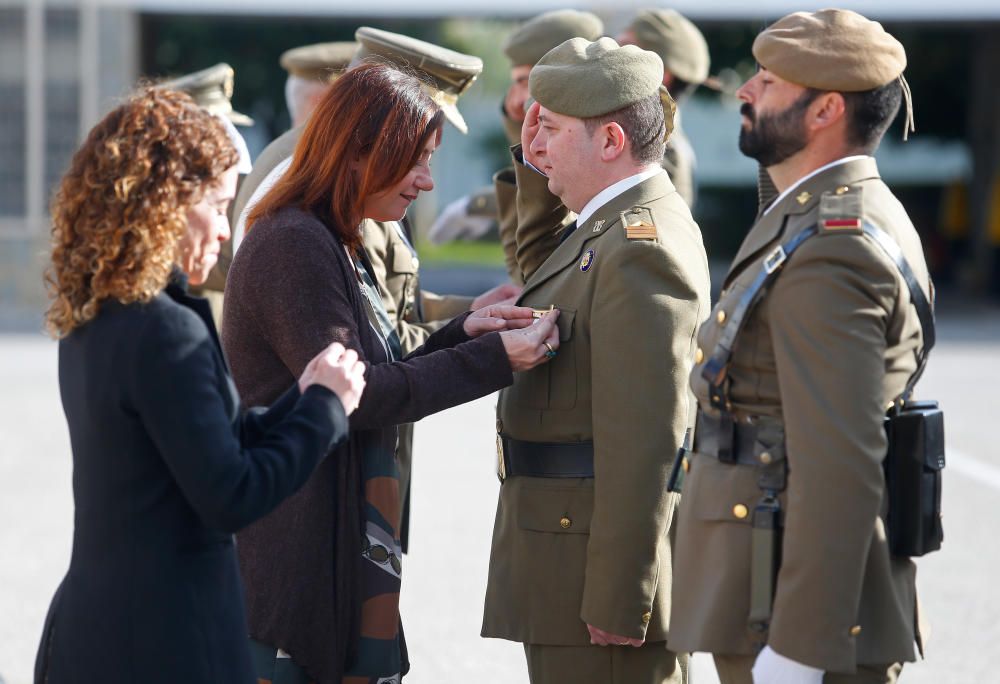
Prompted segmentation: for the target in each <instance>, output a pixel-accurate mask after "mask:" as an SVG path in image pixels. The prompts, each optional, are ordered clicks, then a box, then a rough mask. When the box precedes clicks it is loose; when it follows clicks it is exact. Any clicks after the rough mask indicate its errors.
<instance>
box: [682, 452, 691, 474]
mask: <svg viewBox="0 0 1000 684" xmlns="http://www.w3.org/2000/svg"><path fill="white" fill-rule="evenodd" d="M681 468H683V469H684V472H685V473H686V472H688V471H689V470H691V461H689V460H688V457H687V456H685V457H684V460H683V461H681Z"/></svg>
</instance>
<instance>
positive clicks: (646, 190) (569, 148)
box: [482, 38, 709, 684]
mask: <svg viewBox="0 0 1000 684" xmlns="http://www.w3.org/2000/svg"><path fill="white" fill-rule="evenodd" d="M662 81H663V63H662V61H661V60H660V58H659V57H658V56H657V55H656V54H654V53H652V52H647V51H644V50H641V49H640V48H638V47H636V46H634V45H629V46H624V47H619V46H618V44H617V43H616V42H615V41H614V40H612V39H610V38H601V39H599V40H598V41H596V42H589V41H587V40H584V39H581V38H575V39H572V40H569V41H567V42H566V43H563V44H562V45H560V46H558V47H556V48H555V49H553V50H552V51H550V52H549V53H548V54H546V55H545V56H544V57H542V58H541V60H540V61H539V62H538V63H537V64H536V65H535V67H534V68H533V69H532V70H531V74H530V78H529V88H530V94H531V96H532V97H533V98H534V99H535V100H536V103H535V104H534V105H532V106H531V108H529V110H528V112H527V115H526V120H525V123H524V126H523V128H522V145H521V146H520V147H515V148H514V157H515V173H516V174H517V187H518V190H519V191H520V190H521V189H522V188H528V187H533V189H534V192H541V191H542V190H546V191H549V192H551V193H553V194H554V195H557V196H558V198H559V199H561V201H562V203H563V205H564V206H562V210H561V212H560V211H558V210H555V211H553V212H552V213H551V214H550V222H549V224H548V226H546V227H545V228H544V230H543V229H542V224H541V222H537V223H534V224H532V225H533V228H537V230H536V232H534V233H531V234H528V233H526V232H525V231H524V230H521V227H520V226H521V224H519V228H518V233H517V236H516V238H517V250H516V253H517V256H518V261H519V264H518V265H519V267H520V269H521V271H522V272H523V273H524V275H525V278H526V283H525V288H524V293H523V294H522V296H521V298H520V303H521V304H522V305H526V306H532V307H535V308H537V309H540V310H542V309H547V308H549V307H550V306H554V307H556V308H557V309H559V311H560V315H559V320H558V322H557V325H558V327H559V338H560V348H559V350H558V353H555V352H553V358H552V361H551V362H550V363H548V364H546V366H545V369H544V370H543V371H541V372H536V371H529V372H526V373H518V374H517V376H516V377H515V378H514V384H513V385H512V386H511V387H509V388H507V389H505V390H502V391H501V393H500V401H499V406H498V420H497V431H498V436H497V439H498V448H499V449H498V450H499V452H500V453H499V457H500V463H499V474H500V476H501V479H502V481H503V484H502V485H501V487H500V500H499V505H498V508H497V517H496V526H495V527H494V532H493V548H492V554H491V558H490V571H489V583H488V587H487V592H486V608H485V617H484V620H483V632H482V633H483V636H486V637H498V638H504V639H510V640H513V641H521V642H523V643H524V648H525V653H526V656H527V661H528V671H529V674H530V677H531V681H532V682H533V684H545V683H548V682H552V683H562V682H574V683H582V684H586V683H588V682H593V683H594V684H597V683H600V684H636V683H639V682H642V683H645V682H656V683H657V684H660V683H662V682H681V681H682V680H683V671H682V664H681V663H680V662H679V660H683V659H684V658H685V657H684V656H682V658H680V659H679V658H678V654H676V653H674V652H672V651H670V650H668V649H667V646H666V639H667V630H668V618H669V612H670V585H671V566H672V564H673V560H672V539H673V529H674V513H675V510H676V506H677V503H678V502H677V497H676V495H674V494H669V493H667V491H666V483H667V476H668V474H669V471H670V467H671V463H672V459H673V456H674V454H675V453H676V451H677V449H678V447H680V445H681V443H682V441H683V438H684V434H685V431H686V429H687V427H688V425H689V422H690V421H691V419H692V418H693V407H692V405H691V402H690V401H689V394H690V393H689V390H688V387H687V383H686V377H687V374H688V372H689V370H690V368H691V365H692V362H693V358H694V344H695V340H694V336H695V330H696V328H697V326H698V324H699V323H700V322H701V321H702V320H704V318H705V316H706V315H707V313H708V309H709V275H708V264H707V260H706V256H705V249H704V246H703V244H702V237H701V232H700V230H699V229H698V226H697V224H696V223H695V222H694V220H693V219H692V218H691V214H690V211H689V210H688V207H687V205H686V204H685V203H684V201H683V200H682V199H681V197H680V195H678V194H677V192H676V190H675V189H674V187H673V185H672V183H671V182H670V178H669V177H668V175H667V174H666V173H665V172H664V170H663V169H662V168H661V167H660V160H661V159H662V158H663V147H664V141H665V139H666V137H667V136H666V133H667V131H668V130H669V126H670V122H668V121H666V120H665V118H664V109H663V105H662V102H661V99H660V94H659V93H660V88H661V83H662ZM539 124H540V125H539ZM522 155H523V157H522ZM528 163H530V164H531V165H532V166H533V167H534V168H536V169H541V170H542V171H544V172H545V173H546V174H547V177H546V176H542V175H540V174H539V173H537V172H536V171H534V170H532V169H531V168H529V167H528V166H527V164H528ZM538 186H541V189H539V188H538ZM518 207H519V208H520V204H518ZM570 210H572V211H573V212H576V214H578V220H577V221H576V222H575V223H571V224H569V226H566V227H565V228H564V223H563V219H562V217H563V216H564V215H566V214H567V213H568V212H569V211H570Z"/></svg>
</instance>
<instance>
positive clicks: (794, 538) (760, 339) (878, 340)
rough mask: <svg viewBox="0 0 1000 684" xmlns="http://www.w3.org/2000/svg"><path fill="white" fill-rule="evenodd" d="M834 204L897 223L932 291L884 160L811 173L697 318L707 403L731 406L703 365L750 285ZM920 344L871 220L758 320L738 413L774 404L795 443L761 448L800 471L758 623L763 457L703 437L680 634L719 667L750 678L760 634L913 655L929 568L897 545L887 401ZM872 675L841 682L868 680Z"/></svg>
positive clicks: (823, 255)
mask: <svg viewBox="0 0 1000 684" xmlns="http://www.w3.org/2000/svg"><path fill="white" fill-rule="evenodd" d="M829 219H833V222H832V224H831V225H833V224H839V225H841V226H842V225H844V224H846V225H848V226H850V225H851V222H852V220H854V219H863V220H866V221H869V222H871V223H873V224H874V225H876V226H877V227H879V228H881V229H882V230H884V231H885V232H887V233H888V234H889V235H890V236H891V237H892V238H893V239H894V240H895V241H896V242H897V243H898V244H899V246H900V248H901V250H902V252H903V255H904V256H905V258H906V260H907V261H908V262H909V264H910V266H911V267H912V269H913V271H914V273H915V274H916V276H917V279H918V281H919V282H920V283H921V285H922V287H924V289H925V290H926V289H928V283H929V280H928V276H927V267H926V264H925V262H924V257H923V252H922V249H921V244H920V239H919V237H918V235H917V232H916V230H915V229H914V227H913V224H912V223H911V222H910V219H909V217H908V216H907V214H906V211H905V210H904V209H903V207H902V206H901V205H900V203H899V201H898V200H897V199H896V198H895V197H894V196H893V195H892V193H891V192H890V191H889V189H888V187H887V186H886V185H885V184H884V183H883V182H882V180H881V179H880V178H879V175H878V171H877V168H876V165H875V161H874V159H872V158H870V157H863V158H860V159H858V158H855V159H854V160H849V161H846V162H843V163H841V164H839V165H835V166H832V167H831V168H829V169H827V170H825V171H821V172H820V173H819V174H818V175H815V176H813V177H811V178H808V179H807V180H805V181H804V182H802V183H801V184H800V185H798V186H796V187H794V188H793V189H792V190H791V192H790V193H789V194H787V195H785V196H784V197H783V198H780V199H779V200H778V201H777V203H776V204H775V205H774V206H772V207H771V209H770V211H769V212H768V213H766V214H765V215H763V216H762V217H761V218H760V219H759V220H758V221H757V223H756V224H755V225H754V226H753V228H751V230H750V232H749V234H748V235H747V237H746V239H745V240H744V242H743V245H742V247H741V248H740V250H739V253H738V254H737V256H736V258H735V260H734V261H733V264H732V266H731V267H730V269H729V273H728V275H727V276H726V280H725V283H724V289H723V291H722V295H721V299H720V301H719V303H718V304H717V305H716V307H715V309H714V310H713V312H712V314H711V316H710V317H709V319H708V321H707V322H706V323H705V324H704V325H703V326H702V327H701V329H700V331H699V333H698V352H697V360H698V361H699V364H698V365H696V367H695V368H694V370H693V371H692V373H691V385H692V387H693V388H694V391H695V394H696V396H697V398H698V402H699V406H700V410H701V411H702V412H705V413H706V414H708V415H718V411H717V410H716V409H714V408H712V406H711V403H710V400H709V396H708V385H707V383H706V381H705V380H704V379H703V378H702V376H701V370H702V362H703V361H704V360H707V359H708V358H709V357H710V356H711V355H712V351H713V349H714V348H715V345H716V343H717V341H718V339H719V337H720V335H721V333H722V330H723V329H724V326H725V324H726V322H727V320H729V318H730V316H731V314H732V312H733V310H734V307H735V305H736V302H737V301H738V300H739V299H740V296H741V294H742V293H743V292H744V291H745V290H746V289H747V287H748V286H749V284H750V282H751V281H752V280H753V279H754V278H755V277H757V275H758V274H759V273H760V271H761V268H762V264H763V262H764V260H765V259H766V258H767V257H769V256H773V253H774V251H775V248H776V247H777V246H778V245H779V244H781V243H783V242H784V241H786V240H788V239H789V238H790V237H792V236H793V235H795V234H796V233H798V232H799V231H801V230H802V229H804V228H806V227H808V226H811V225H813V224H816V223H817V222H820V225H821V226H822V225H824V224H823V223H822V221H825V220H829ZM921 344H922V339H921V329H920V322H919V320H918V318H917V313H916V311H915V309H914V308H913V307H912V306H911V304H910V295H909V291H908V289H907V287H906V285H905V284H904V283H903V281H902V279H901V277H900V275H899V273H898V270H897V268H896V266H895V265H894V264H893V263H892V262H891V261H890V260H889V259H888V258H887V257H886V256H885V255H884V254H883V253H882V252H881V250H880V249H879V248H878V247H877V246H876V245H875V243H874V242H873V241H872V240H870V239H869V238H867V237H865V236H864V235H863V234H862V233H861V231H860V230H859V229H854V228H851V227H848V228H844V227H838V228H833V227H831V228H829V229H827V228H821V230H820V234H819V235H817V236H815V237H812V238H810V239H808V240H806V241H805V242H804V243H803V244H802V246H801V247H800V248H799V249H798V251H796V252H795V253H794V254H793V255H792V256H791V257H790V258H789V260H788V262H787V263H786V264H785V265H784V269H783V272H782V273H781V275H780V277H778V278H777V279H776V280H775V282H774V284H773V286H772V287H771V289H770V291H769V292H768V293H767V295H766V296H765V297H764V298H763V300H762V301H761V303H760V304H758V305H757V307H756V308H754V309H753V310H752V311H751V313H750V315H749V316H748V317H747V320H746V325H745V327H744V328H743V330H742V332H741V333H740V334H739V336H738V338H737V340H736V342H735V345H734V351H733V356H732V360H731V364H730V366H729V369H728V376H727V377H728V382H729V390H728V395H727V396H728V399H729V400H730V401H731V409H730V412H731V413H732V414H733V416H734V418H735V419H736V420H737V421H738V423H741V424H742V423H746V424H748V425H752V424H756V423H757V422H759V421H760V420H761V418H760V417H766V418H770V419H772V421H777V423H778V424H779V425H781V426H783V435H784V441H783V442H782V440H781V437H780V435H781V433H780V431H779V432H777V433H772V434H770V435H769V436H763V437H760V438H758V441H759V442H760V444H757V445H756V446H755V447H754V449H755V453H760V454H762V456H761V458H762V459H763V458H764V456H763V454H768V456H767V458H768V459H769V460H770V459H772V458H774V456H772V455H771V454H777V450H783V451H784V455H785V458H786V459H787V463H788V469H789V474H788V478H787V488H786V490H785V491H784V492H783V493H782V494H781V496H780V501H781V507H782V509H783V511H784V537H783V544H782V547H781V548H782V551H781V554H782V559H781V566H780V572H779V574H778V577H777V585H776V594H775V598H774V602H773V614H772V617H771V620H770V631H769V632H768V633H765V634H759V635H756V638H755V635H754V634H752V633H751V631H750V630H749V629H748V614H749V610H750V587H751V567H752V563H751V529H752V528H751V524H750V523H751V516H750V515H749V511H752V510H753V508H754V506H755V504H756V503H757V502H758V500H759V499H760V498H761V490H760V489H759V488H758V475H759V468H758V467H756V466H753V465H741V464H729V463H723V462H721V461H719V460H718V459H717V458H715V457H714V456H711V455H707V454H702V453H698V449H699V445H700V444H701V442H702V436H701V435H696V436H695V453H694V454H693V455H691V456H690V457H689V459H688V462H689V464H690V472H689V473H688V474H687V478H686V480H685V481H684V496H683V499H682V503H681V508H680V513H679V516H678V518H679V522H680V526H679V528H678V533H677V556H676V562H675V564H674V577H675V583H674V591H673V601H672V607H673V614H672V617H671V632H670V646H671V647H672V648H675V649H679V650H690V651H708V652H711V653H713V654H716V656H717V657H720V656H721V661H722V664H723V667H721V668H720V671H721V670H723V669H726V668H730V667H732V668H733V671H734V672H737V673H742V674H741V675H739V676H737V675H733V676H731V677H724V679H723V681H724V682H730V681H731V682H737V681H749V679H745V677H748V676H749V666H750V665H751V664H752V661H753V658H752V654H753V653H754V652H755V645H759V644H760V643H761V642H762V641H763V640H766V643H767V644H768V645H769V646H771V647H772V648H773V649H774V650H775V651H777V652H778V653H780V654H781V655H783V656H786V657H788V658H791V659H793V660H795V661H797V662H800V663H805V664H807V665H810V666H812V667H816V668H820V669H822V670H825V671H827V672H828V673H848V674H849V673H852V672H854V670H855V668H856V667H859V668H860V667H862V666H870V667H871V668H874V671H876V672H879V671H880V672H881V673H882V674H883V675H885V673H886V672H887V671H889V668H890V667H891V664H893V663H897V662H902V661H911V660H913V659H914V657H915V654H914V641H915V640H916V641H917V642H918V643H919V642H920V630H919V629H918V627H917V624H918V615H917V612H918V611H917V601H916V589H915V586H914V579H915V567H914V564H913V563H912V562H911V561H910V560H909V559H908V558H898V557H893V556H891V555H890V554H889V550H888V547H887V544H886V536H885V519H884V518H885V513H886V499H885V493H884V480H883V472H882V459H883V458H884V456H885V453H886V436H885V432H884V428H883V417H884V415H885V411H886V406H887V405H888V404H889V402H891V401H892V400H893V399H894V398H896V397H897V396H898V395H899V394H900V393H901V392H902V390H903V388H904V386H905V385H906V382H907V380H908V379H909V378H910V376H911V375H912V373H913V372H914V370H915V369H916V364H917V360H916V353H917V351H918V350H919V349H920V348H921ZM762 462H763V461H762ZM755 642H756V643H755ZM734 657H735V658H734ZM734 663H735V666H734ZM870 674H871V670H869V671H868V672H867V675H870ZM890 674H891V672H890ZM867 675H866V674H864V673H862V674H859V675H858V678H857V679H849V680H847V679H837V680H836V681H870V680H866V679H864V677H865V676H867ZM886 676H888V675H886ZM741 677H743V678H742V679H741ZM827 681H833V677H832V675H828V678H827ZM877 681H880V682H881V681H889V680H888V679H886V678H885V676H883V678H881V679H877Z"/></svg>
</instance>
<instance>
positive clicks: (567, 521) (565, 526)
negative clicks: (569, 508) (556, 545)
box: [559, 516, 573, 530]
mask: <svg viewBox="0 0 1000 684" xmlns="http://www.w3.org/2000/svg"><path fill="white" fill-rule="evenodd" d="M572 524H573V521H572V520H570V519H569V518H567V517H566V516H563V517H562V518H561V519H560V520H559V527H561V528H563V529H564V530H568V529H569V528H570V526H571V525H572Z"/></svg>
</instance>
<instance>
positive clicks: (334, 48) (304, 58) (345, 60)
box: [278, 41, 358, 83]
mask: <svg viewBox="0 0 1000 684" xmlns="http://www.w3.org/2000/svg"><path fill="white" fill-rule="evenodd" d="M357 49H358V44H357V43H355V42H352V41H339V42H335V43H316V44H315V45H303V46H302V47H297V48H292V49H291V50H286V51H285V52H284V53H282V55H281V59H280V60H278V61H279V62H280V63H281V68H282V69H284V70H285V71H287V72H288V73H289V74H291V75H292V76H298V77H299V78H305V79H308V80H310V81H322V82H324V83H326V82H329V81H331V80H333V79H335V78H336V77H337V76H340V74H342V73H343V72H344V70H345V69H346V68H347V65H348V64H350V63H351V58H352V57H354V52H355V51H356V50H357Z"/></svg>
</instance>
